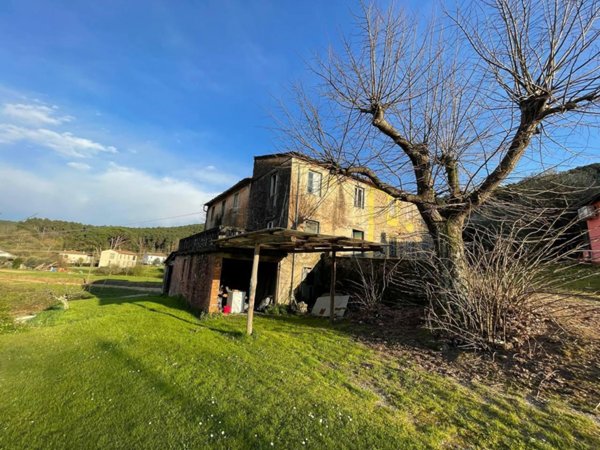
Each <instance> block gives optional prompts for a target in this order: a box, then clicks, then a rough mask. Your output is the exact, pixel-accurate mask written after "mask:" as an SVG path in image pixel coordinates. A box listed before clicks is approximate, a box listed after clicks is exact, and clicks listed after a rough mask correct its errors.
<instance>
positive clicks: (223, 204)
mask: <svg viewBox="0 0 600 450" xmlns="http://www.w3.org/2000/svg"><path fill="white" fill-rule="evenodd" d="M224 215H225V200H223V201H222V202H221V218H223V216H224Z"/></svg>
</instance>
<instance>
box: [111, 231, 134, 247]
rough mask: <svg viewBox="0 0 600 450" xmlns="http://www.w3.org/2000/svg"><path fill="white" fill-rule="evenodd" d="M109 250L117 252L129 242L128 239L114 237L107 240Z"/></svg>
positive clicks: (120, 236)
mask: <svg viewBox="0 0 600 450" xmlns="http://www.w3.org/2000/svg"><path fill="white" fill-rule="evenodd" d="M109 242H110V248H111V250H119V249H120V248H121V246H123V245H125V244H126V243H128V242H129V239H128V238H127V237H126V236H122V235H120V234H119V235H115V236H113V237H111V238H110V239H109Z"/></svg>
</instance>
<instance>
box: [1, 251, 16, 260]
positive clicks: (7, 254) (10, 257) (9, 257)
mask: <svg viewBox="0 0 600 450" xmlns="http://www.w3.org/2000/svg"><path fill="white" fill-rule="evenodd" d="M0 258H4V259H15V258H16V256H15V255H13V254H12V253H8V252H5V251H4V250H0Z"/></svg>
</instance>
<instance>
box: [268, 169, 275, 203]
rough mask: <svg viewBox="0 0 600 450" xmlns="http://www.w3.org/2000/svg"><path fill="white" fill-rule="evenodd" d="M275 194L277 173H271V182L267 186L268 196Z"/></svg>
mask: <svg viewBox="0 0 600 450" xmlns="http://www.w3.org/2000/svg"><path fill="white" fill-rule="evenodd" d="M276 194H277V173H274V174H271V184H270V186H269V197H275V195H276Z"/></svg>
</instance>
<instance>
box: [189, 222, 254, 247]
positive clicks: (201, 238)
mask: <svg viewBox="0 0 600 450" xmlns="http://www.w3.org/2000/svg"><path fill="white" fill-rule="evenodd" d="M245 232H246V230H244V229H243V228H236V227H226V226H218V227H215V228H211V229H210V230H206V231H203V232H201V233H198V234H194V235H192V236H189V237H186V238H184V239H181V240H180V241H179V250H178V251H180V252H201V251H206V250H209V249H211V248H212V247H213V246H214V241H216V240H217V239H221V238H224V237H230V236H237V235H238V234H241V233H245Z"/></svg>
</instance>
